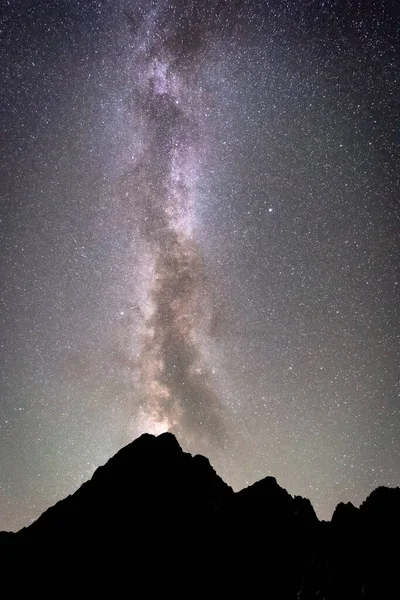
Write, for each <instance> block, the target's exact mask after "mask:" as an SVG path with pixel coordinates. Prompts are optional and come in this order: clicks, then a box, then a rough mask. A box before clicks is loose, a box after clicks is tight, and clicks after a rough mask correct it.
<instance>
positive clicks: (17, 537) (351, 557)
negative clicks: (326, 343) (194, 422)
mask: <svg viewBox="0 0 400 600" xmlns="http://www.w3.org/2000/svg"><path fill="white" fill-rule="evenodd" d="M399 508H400V488H393V489H390V488H378V489H376V490H374V492H372V494H371V495H370V496H369V497H368V498H367V500H366V501H365V502H364V503H363V504H362V505H361V507H360V508H359V509H358V508H356V507H354V506H353V505H352V504H351V503H348V504H339V505H338V507H337V508H336V510H335V513H334V515H333V518H332V521H331V522H330V523H326V522H319V521H318V519H317V517H316V515H315V512H314V509H313V507H312V505H311V503H310V501H309V500H307V499H305V498H301V497H299V496H296V497H292V496H291V495H290V494H289V493H288V492H287V491H286V490H284V489H282V488H281V487H280V486H279V485H278V483H277V481H276V479H275V478H273V477H266V478H264V479H262V480H261V481H258V482H256V483H255V484H253V485H251V486H249V487H248V488H245V489H243V490H241V491H239V492H237V493H234V492H233V490H232V489H231V488H230V487H229V486H228V485H227V484H226V483H224V481H223V480H222V479H221V478H220V477H219V476H218V475H217V473H216V472H215V470H214V469H213V467H212V466H211V464H210V462H209V461H208V459H206V458H205V457H203V456H198V455H196V456H192V455H191V454H188V453H186V452H184V451H183V450H182V449H181V447H180V445H179V443H178V441H177V440H176V438H175V437H174V436H173V435H172V434H170V433H164V434H162V435H160V436H158V437H155V436H153V435H149V434H144V435H142V436H141V437H140V438H138V439H136V440H135V441H133V442H132V443H131V444H129V445H128V446H126V447H124V448H122V449H121V450H120V451H119V452H118V453H117V454H116V455H115V456H114V457H112V458H111V459H110V460H109V461H108V462H107V463H106V464H105V465H104V466H102V467H99V468H98V469H97V470H96V471H95V473H94V474H93V477H92V478H91V480H89V481H87V482H86V483H84V484H83V485H82V486H81V487H80V488H79V489H78V490H77V491H76V492H75V493H74V494H72V495H71V496H68V497H67V498H65V499H64V500H61V501H60V502H58V503H57V504H55V505H54V506H52V507H51V508H49V509H48V510H47V511H46V512H44V513H43V514H42V515H41V516H40V517H39V519H38V520H37V521H35V522H34V523H33V524H32V525H30V526H29V527H26V528H24V529H22V530H20V531H19V532H17V533H15V534H11V533H2V534H0V547H1V549H2V550H5V551H6V553H8V559H10V556H11V557H12V558H13V560H15V563H14V562H13V560H11V567H15V565H18V564H21V561H22V562H23V561H24V560H26V559H27V557H29V561H32V560H33V558H32V557H33V556H35V557H38V556H41V557H42V560H44V559H43V556H47V557H48V556H49V550H50V551H51V553H54V554H55V556H57V557H58V558H59V557H61V556H63V557H64V558H63V559H62V560H61V559H60V560H58V562H57V571H58V573H59V576H60V577H64V576H65V567H64V565H65V564H66V563H65V560H66V559H65V556H67V557H68V559H67V563H68V565H69V571H68V572H69V573H70V576H72V577H74V574H75V576H76V577H77V573H78V572H79V571H80V577H83V576H84V577H86V578H87V576H88V572H89V571H90V569H89V571H88V565H89V564H90V565H96V568H97V569H98V568H99V565H100V564H102V565H103V564H104V569H105V572H106V573H107V574H108V577H111V576H112V577H115V576H116V575H115V574H116V573H117V572H118V577H117V581H118V588H119V590H120V592H119V593H118V594H117V597H119V595H125V594H126V592H127V591H128V590H129V589H130V585H131V576H134V578H135V581H136V583H137V585H139V583H138V582H140V586H142V585H145V582H147V584H148V585H149V584H151V588H152V590H153V592H154V591H157V592H163V591H165V589H167V588H164V587H163V581H164V579H165V578H167V579H168V578H170V577H171V576H172V575H173V576H174V577H177V578H178V579H179V581H180V586H181V592H182V593H183V588H184V589H186V587H185V586H186V585H188V586H190V588H188V589H190V590H191V591H192V594H193V593H196V594H200V592H201V594H204V593H207V594H208V595H213V593H214V594H218V595H219V594H223V593H225V594H227V593H229V594H233V593H240V594H245V595H247V596H248V595H253V594H255V593H258V590H263V593H265V595H266V597H268V598H273V599H275V598H276V599H279V598H288V599H289V598H293V600H311V599H314V598H318V599H321V600H322V599H323V598H324V599H325V600H343V599H346V598H349V599H350V598H351V599H352V600H356V599H360V600H361V599H364V598H371V599H376V600H378V599H379V600H380V599H383V598H390V597H394V595H393V591H392V587H393V589H394V581H395V573H396V565H397V559H398V551H397V550H396V547H394V549H393V550H392V547H391V541H393V542H395V541H396V540H397V539H398V536H399V533H400V516H399V515H400V511H399ZM396 556H397V558H396ZM105 557H106V560H105ZM47 560H48V559H47ZM127 561H128V563H129V565H130V566H129V568H128V570H126V569H122V565H123V564H124V565H126V563H127ZM83 564H84V565H85V566H86V567H87V568H85V569H84V572H82V570H81V567H82V565H83ZM132 569H133V573H134V575H132V573H131V570H132ZM90 572H91V571H90ZM71 573H72V575H71ZM112 574H113V575H112ZM160 577H161V579H160ZM90 581H91V586H92V589H91V591H92V592H94V591H96V593H97V591H99V590H100V589H101V588H102V584H101V582H100V581H99V580H95V581H92V580H90ZM113 581H114V579H113ZM113 585H114V584H113ZM182 586H183V588H182ZM113 589H114V588H113ZM102 591H103V592H104V589H102ZM114 591H115V589H114ZM184 595H185V594H184Z"/></svg>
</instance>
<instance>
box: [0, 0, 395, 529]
mask: <svg viewBox="0 0 400 600" xmlns="http://www.w3.org/2000/svg"><path fill="white" fill-rule="evenodd" d="M398 25H399V11H398V7H397V6H396V3H395V2H392V1H389V0H384V1H383V2H381V3H379V6H377V5H374V4H372V5H368V6H367V5H366V3H365V2H361V0H355V1H354V2H352V3H351V6H350V5H348V3H345V2H344V1H342V0H328V1H327V2H324V3H321V2H317V1H316V0H315V1H314V0H313V1H311V2H303V1H297V0H296V1H295V0H293V2H283V1H282V0H269V1H267V0H265V1H259V2H257V1H246V2H236V1H235V0H231V1H229V0H227V1H222V0H221V1H220V0H217V1H215V2H211V1H208V0H206V1H200V0H198V1H197V0H193V1H189V0H181V1H178V0H176V1H168V0H164V1H161V0H159V1H154V2H145V1H144V0H143V1H141V0H118V1H115V2H111V1H107V0H102V1H97V0H96V1H91V0H89V1H85V2H83V1H80V0H77V1H76V2H68V1H67V0H51V1H49V2H32V1H30V0H18V1H16V2H9V3H6V5H5V6H4V8H2V9H1V11H0V71H1V86H0V129H1V131H2V135H1V139H0V196H1V201H0V269H1V281H2V287H1V293H0V322H1V334H2V335H1V340H0V456H1V460H0V529H18V528H20V527H22V526H23V525H26V524H27V523H29V522H30V521H32V520H33V519H35V518H37V517H38V515H39V514H40V513H41V512H43V510H45V509H46V508H47V507H48V506H49V505H51V504H53V503H54V502H55V501H56V500H58V499H60V498H62V497H64V496H66V495H67V494H69V493H71V492H72V491H73V490H75V489H76V488H77V487H78V486H79V485H80V484H81V483H82V482H83V481H85V480H86V479H87V478H88V477H90V476H91V474H92V473H93V471H94V469H95V468H96V467H98V466H99V465H100V464H103V463H104V462H105V461H106V460H107V459H108V458H109V457H110V456H112V455H113V454H114V453H115V452H116V451H117V450H118V449H119V448H120V447H121V446H123V445H125V444H127V443H129V442H130V441H131V440H132V438H134V437H137V436H138V435H139V434H140V433H143V432H144V431H148V432H150V433H155V434H158V433H162V432H164V431H167V430H168V431H172V432H173V433H174V434H176V435H177V437H178V439H179V441H180V443H181V444H182V446H183V447H184V448H185V449H186V450H189V451H191V452H198V453H202V454H205V455H207V456H208V457H209V458H210V460H211V462H212V464H213V465H214V466H215V468H216V470H217V471H218V473H219V474H220V475H221V476H222V477H223V478H224V480H225V481H227V483H229V484H230V485H232V486H233V487H234V488H235V489H238V488H242V487H244V486H245V485H247V484H248V483H251V482H253V481H255V480H257V479H259V478H261V477H264V476H265V475H268V474H271V475H273V476H275V477H276V478H277V480H278V482H279V483H280V485H282V486H283V487H285V488H286V489H288V491H289V492H290V493H292V494H299V495H302V496H305V497H308V498H310V500H311V501H312V503H313V505H314V506H315V509H316V511H317V513H318V515H319V516H320V517H322V518H330V516H331V514H332V511H333V509H334V507H335V505H336V504H337V503H338V502H340V501H343V502H347V501H349V500H350V501H352V502H354V503H355V504H357V503H359V502H361V501H362V500H363V499H364V498H365V497H366V496H367V495H368V494H369V492H370V491H371V490H372V489H373V488H375V487H377V486H378V485H396V484H397V485H398V484H399V481H400V470H399V465H400V460H399V448H400V419H399V379H400V377H399V360H398V359H399V352H398V350H399V345H398V339H399V322H400V320H399V305H400V304H399V296H398V290H399V283H398V282H399V264H400V260H399V259H400V255H399V252H400V244H399V235H398V231H399V227H398V225H399V210H398V209H399V203H398V198H399V194H398V190H399V169H398V165H399V164H400V161H399V158H400V156H399V130H398V123H399V115H400V107H399V101H398V99H399V97H400V94H399V86H398V75H397V74H398V68H399V56H398V50H397V48H398V47H399V46H398V41H399V40H398V36H399V31H400V29H399V27H398Z"/></svg>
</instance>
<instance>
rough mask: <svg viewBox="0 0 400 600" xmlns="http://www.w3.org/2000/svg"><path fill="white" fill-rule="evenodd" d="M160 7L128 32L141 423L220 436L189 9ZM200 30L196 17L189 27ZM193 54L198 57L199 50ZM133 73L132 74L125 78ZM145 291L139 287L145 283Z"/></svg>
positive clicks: (198, 106) (198, 104)
mask: <svg viewBox="0 0 400 600" xmlns="http://www.w3.org/2000/svg"><path fill="white" fill-rule="evenodd" d="M190 13H191V11H188V14H186V15H183V16H182V14H179V11H177V10H175V14H174V11H173V12H172V15H171V14H168V15H167V16H168V20H166V21H165V19H163V17H164V16H165V10H164V11H163V10H162V9H161V10H160V11H157V12H156V13H154V12H153V13H151V14H150V16H149V15H144V18H143V23H142V24H141V25H139V26H138V28H137V31H136V32H135V37H136V40H135V44H136V47H137V48H138V53H137V55H136V56H135V69H134V76H135V77H136V76H137V79H136V80H135V81H134V82H133V86H134V88H136V89H134V90H133V95H134V100H135V109H136V110H137V111H138V112H139V113H140V114H141V116H142V117H143V121H144V132H143V135H144V136H145V141H144V142H143V148H142V151H141V153H140V154H139V156H138V157H137V159H136V160H137V162H136V163H135V164H134V165H133V166H132V171H131V173H130V176H129V177H128V181H129V186H130V191H129V192H128V193H130V194H131V198H132V211H133V212H134V213H135V214H136V215H138V216H137V219H138V227H139V229H140V231H141V233H142V236H143V237H144V239H145V241H146V243H147V246H148V252H149V266H148V268H149V270H150V276H149V277H148V278H147V279H148V282H149V290H148V291H147V297H146V298H145V303H144V304H143V305H142V306H141V307H140V312H141V314H142V315H143V324H142V328H143V340H142V342H141V348H140V351H139V358H138V361H137V363H136V366H135V370H136V378H137V380H138V386H137V388H136V389H137V395H138V397H139V406H140V412H139V415H138V422H139V427H141V428H143V429H145V430H149V431H155V432H161V431H165V430H168V429H170V430H173V431H176V432H177V433H178V434H180V436H184V437H188V436H189V437H197V436H198V435H201V434H202V432H204V433H206V434H207V436H212V437H214V438H215V439H217V438H218V434H219V433H220V431H221V428H222V423H221V418H220V415H219V406H218V399H217V397H216V395H215V393H214V392H213V390H212V386H211V385H210V383H209V382H208V379H207V365H206V364H204V358H203V356H202V353H201V348H199V342H198V335H196V334H198V329H199V327H201V325H202V320H203V319H202V313H203V311H204V307H205V302H204V296H205V295H206V294H207V291H206V281H205V273H204V269H203V265H202V258H201V255H200V253H199V250H198V248H197V245H196V242H195V239H194V236H193V231H192V226H191V222H192V221H193V207H194V204H195V201H196V198H195V196H196V169H197V168H198V167H199V165H198V162H199V158H198V157H199V154H200V144H201V137H202V132H201V124H200V122H199V121H201V114H200V113H201V110H202V106H201V92H199V90H198V82H197V77H196V71H197V70H198V64H196V62H197V60H198V59H199V58H201V43H200V41H199V43H198V44H195V46H194V47H192V49H191V50H192V56H189V51H188V45H189V46H190V42H189V41H188V39H187V37H186V36H185V35H184V34H179V35H178V34H177V31H176V29H177V28H176V24H175V22H174V18H177V16H178V14H179V19H180V20H179V23H180V24H181V26H182V25H183V27H185V26H186V27H188V26H189V25H190V24H191V23H192V19H193V15H191V14H190ZM190 34H192V37H194V38H195V37H196V36H197V35H198V31H197V29H196V26H195V24H193V25H192V27H191V28H189V31H188V33H187V35H190ZM196 59H197V60H196ZM132 79H133V78H132ZM145 293H146V292H145Z"/></svg>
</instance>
